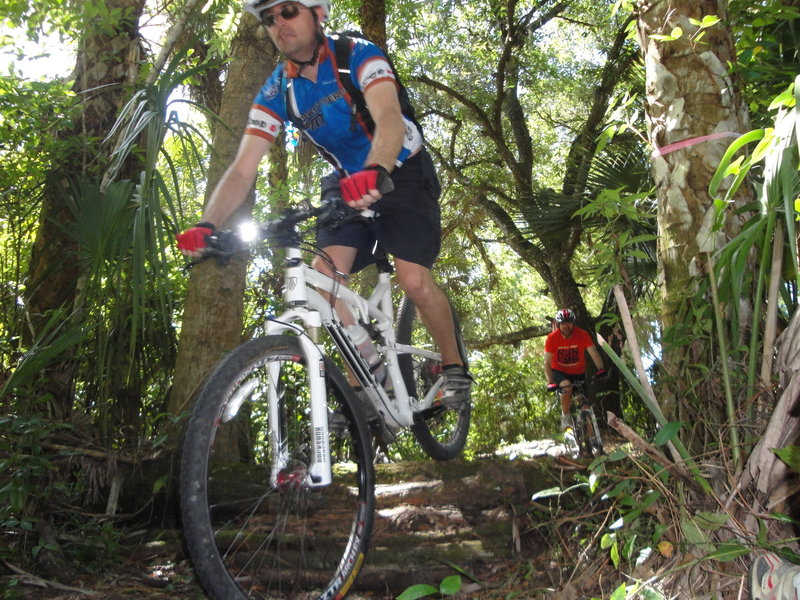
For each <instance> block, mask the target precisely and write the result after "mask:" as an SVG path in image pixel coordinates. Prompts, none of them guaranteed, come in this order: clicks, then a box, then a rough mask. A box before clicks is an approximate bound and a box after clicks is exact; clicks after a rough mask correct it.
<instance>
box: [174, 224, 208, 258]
mask: <svg viewBox="0 0 800 600" xmlns="http://www.w3.org/2000/svg"><path fill="white" fill-rule="evenodd" d="M215 231H216V227H214V225H213V223H198V224H197V225H195V226H194V227H192V228H191V229H187V230H186V231H184V232H183V233H179V234H178V235H177V236H175V237H176V238H177V239H178V250H186V251H187V252H197V251H198V250H202V249H203V248H205V247H206V238H207V237H209V236H212V235H214V232H215Z"/></svg>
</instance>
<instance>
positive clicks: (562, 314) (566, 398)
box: [544, 308, 606, 430]
mask: <svg viewBox="0 0 800 600" xmlns="http://www.w3.org/2000/svg"><path fill="white" fill-rule="evenodd" d="M556 325H557V328H556V329H555V331H553V332H551V333H550V334H548V336H547V338H545V342H544V373H545V375H546V376H547V382H548V383H547V389H548V390H549V391H551V392H553V391H556V390H557V389H559V388H561V394H560V396H561V429H563V430H567V429H570V428H571V427H572V419H571V417H570V414H569V413H570V404H571V403H572V384H573V383H576V382H579V381H580V382H582V381H583V380H584V376H585V366H586V357H585V354H584V352H588V353H589V356H591V358H592V361H593V362H594V365H595V367H596V368H597V371H596V372H595V377H605V375H606V370H605V368H604V366H603V359H602V357H601V356H600V352H598V350H597V346H595V344H594V341H592V337H591V336H590V335H589V333H588V332H587V331H586V330H585V329H581V328H580V327H578V326H577V325H575V313H574V312H573V311H572V310H570V309H569V308H562V309H561V310H559V311H558V312H557V313H556Z"/></svg>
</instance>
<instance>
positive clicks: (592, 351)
mask: <svg viewBox="0 0 800 600" xmlns="http://www.w3.org/2000/svg"><path fill="white" fill-rule="evenodd" d="M586 351H587V352H588V353H589V356H591V357H592V361H593V362H594V366H595V367H597V370H598V371H599V370H600V369H604V368H605V366H604V365H603V357H602V356H600V352H598V350H597V346H589V347H588V348H587V349H586Z"/></svg>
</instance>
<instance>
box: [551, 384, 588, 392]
mask: <svg viewBox="0 0 800 600" xmlns="http://www.w3.org/2000/svg"><path fill="white" fill-rule="evenodd" d="M585 385H586V382H585V381H576V382H574V383H570V384H569V385H564V386H562V385H559V386H558V387H557V388H555V389H553V390H549V389H548V390H547V391H548V392H549V391H552V392H553V393H554V394H560V393H561V392H563V391H564V390H566V389H569V388H576V389H578V390H582V389H583V388H584V386H585Z"/></svg>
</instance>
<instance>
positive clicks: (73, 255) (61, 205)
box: [26, 0, 144, 419]
mask: <svg viewBox="0 0 800 600" xmlns="http://www.w3.org/2000/svg"><path fill="white" fill-rule="evenodd" d="M106 5H107V6H108V9H109V11H116V12H118V13H120V14H123V15H125V17H124V18H123V19H121V20H120V21H119V22H117V23H104V24H103V26H102V27H100V26H97V27H94V26H93V25H95V24H94V23H91V22H90V23H89V24H88V25H87V30H86V31H85V35H84V36H82V38H81V43H80V46H79V49H78V56H77V61H76V67H75V81H74V83H73V85H72V91H73V92H74V93H75V94H76V95H77V96H78V97H80V98H81V99H82V102H81V107H82V111H81V113H80V116H79V118H77V119H76V120H75V122H74V124H73V125H72V127H71V128H69V129H64V130H62V131H60V132H58V134H57V135H58V137H59V138H61V139H62V140H64V141H65V147H66V146H68V147H69V151H65V152H64V154H63V155H62V156H57V157H54V158H53V164H54V165H55V166H54V168H53V170H52V171H51V172H50V174H49V175H48V177H47V181H46V191H45V193H44V201H43V204H42V208H41V213H40V217H39V228H38V231H37V234H36V240H35V242H34V244H33V250H32V252H31V261H30V265H29V267H28V275H27V281H28V284H27V290H28V291H27V297H26V309H27V312H28V315H29V323H30V324H31V331H30V335H31V337H32V338H35V337H36V336H37V335H38V334H39V333H40V332H41V329H42V327H43V326H44V324H45V323H46V322H47V318H48V315H49V313H50V312H51V311H53V310H55V309H57V308H60V307H65V308H70V307H71V306H72V304H73V302H74V300H75V295H76V284H77V281H78V279H79V273H80V267H79V261H78V254H77V250H78V249H77V247H76V246H75V242H74V240H73V239H72V238H71V237H70V236H69V234H68V233H67V232H66V231H65V229H64V225H65V224H68V223H70V222H72V221H73V220H74V219H73V216H72V212H71V211H70V209H69V206H68V203H67V199H68V197H69V195H70V191H71V190H70V185H71V181H72V180H73V179H74V178H75V177H76V176H91V175H97V174H99V173H100V172H101V171H102V169H104V168H105V166H106V162H105V160H104V159H103V157H102V156H101V155H100V147H99V145H98V144H97V143H96V140H98V139H99V140H102V139H104V138H105V136H106V135H107V134H108V132H109V131H110V130H111V127H112V125H113V124H114V122H115V120H116V118H117V113H118V111H119V109H120V107H121V106H122V105H123V104H124V102H125V101H126V100H127V97H128V94H129V91H130V88H129V86H130V85H131V84H132V83H133V82H134V81H135V80H136V78H137V76H138V73H139V63H140V56H139V55H140V44H139V42H140V34H139V25H138V23H139V17H140V16H141V14H142V10H143V7H144V0H109V2H107V3H106ZM111 14H114V12H112V13H111ZM67 142H69V143H68V144H67ZM73 371H74V369H73V368H72V366H71V361H70V360H69V359H66V360H64V361H63V362H62V363H61V364H59V365H55V366H54V367H53V368H52V369H51V370H50V372H49V373H48V374H47V376H46V377H44V379H46V380H47V382H48V386H49V388H50V389H48V390H47V392H49V393H50V394H52V398H53V405H52V408H53V411H54V416H55V417H56V418H59V419H60V418H64V417H65V416H66V415H67V414H69V411H70V408H71V402H72V400H71V386H72V377H73Z"/></svg>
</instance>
